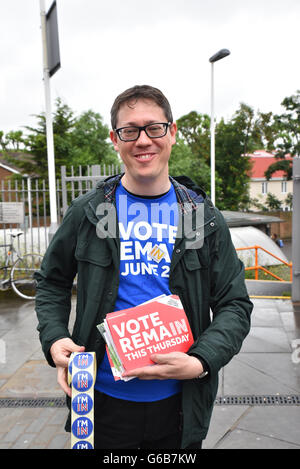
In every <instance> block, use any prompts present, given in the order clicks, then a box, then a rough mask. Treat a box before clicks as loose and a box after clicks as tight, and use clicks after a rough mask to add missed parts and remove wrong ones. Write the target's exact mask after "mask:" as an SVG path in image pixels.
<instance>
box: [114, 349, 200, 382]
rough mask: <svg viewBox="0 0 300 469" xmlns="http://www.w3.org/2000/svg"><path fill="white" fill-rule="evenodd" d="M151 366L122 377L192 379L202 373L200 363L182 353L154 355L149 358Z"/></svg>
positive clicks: (124, 374)
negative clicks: (152, 363) (151, 362)
mask: <svg viewBox="0 0 300 469" xmlns="http://www.w3.org/2000/svg"><path fill="white" fill-rule="evenodd" d="M151 360H152V361H153V362H154V363H155V365H153V366H144V367H142V368H137V369H135V370H132V371H128V372H127V373H123V376H137V377H138V378H140V379H146V380H147V379H192V378H196V377H197V376H199V375H200V374H201V373H202V372H203V367H202V365H201V362H200V361H199V360H198V358H196V357H192V356H190V355H187V354H186V353H182V352H172V353H166V354H161V353H156V354H154V355H152V356H151Z"/></svg>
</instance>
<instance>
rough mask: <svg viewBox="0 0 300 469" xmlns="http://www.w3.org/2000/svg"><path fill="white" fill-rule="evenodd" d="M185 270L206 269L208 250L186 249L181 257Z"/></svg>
mask: <svg viewBox="0 0 300 469" xmlns="http://www.w3.org/2000/svg"><path fill="white" fill-rule="evenodd" d="M183 259H184V263H185V266H186V268H187V270H189V271H193V270H198V269H207V268H208V265H209V255H208V250H207V248H206V247H205V246H203V247H202V248H201V249H187V250H186V251H185V253H184V256H183Z"/></svg>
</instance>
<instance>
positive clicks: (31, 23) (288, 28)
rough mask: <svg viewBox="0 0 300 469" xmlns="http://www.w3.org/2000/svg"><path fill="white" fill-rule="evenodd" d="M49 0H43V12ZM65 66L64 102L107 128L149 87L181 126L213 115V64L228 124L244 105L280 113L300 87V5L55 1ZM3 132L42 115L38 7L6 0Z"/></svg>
mask: <svg viewBox="0 0 300 469" xmlns="http://www.w3.org/2000/svg"><path fill="white" fill-rule="evenodd" d="M51 4H52V0H49V1H47V0H46V10H48V9H49V7H50V6H51ZM57 11H58V27H59V40H60V56H61V68H60V69H59V70H58V72H56V74H55V75H54V76H53V77H52V78H51V97H52V110H53V109H54V105H53V103H54V101H55V99H56V98H57V97H60V98H62V99H63V101H64V102H66V103H67V104H68V105H69V106H70V107H71V108H72V109H73V110H74V112H75V114H76V115H79V114H80V113H81V112H83V111H87V110H88V109H92V110H93V111H95V112H99V113H100V114H101V115H102V116H103V120H104V123H106V124H107V125H110V108H111V104H112V102H113V100H114V98H115V97H116V95H117V94H119V93H120V92H122V91H123V90H125V89H126V88H128V87H130V86H132V85H135V84H150V85H153V86H156V87H158V88H160V89H161V90H162V91H163V92H164V93H165V94H166V96H167V97H168V99H169V101H170V103H171V106H172V108H173V114H174V118H175V119H177V118H179V117H181V116H182V115H184V114H187V113H188V112H190V111H192V110H196V111H197V112H200V113H208V114H210V78H211V66H210V63H209V61H208V59H209V57H210V56H212V55H213V54H214V53H215V52H217V51H218V50H219V49H222V48H227V49H229V50H230V51H231V55H230V56H229V57H226V58H225V59H223V60H221V61H220V62H217V63H216V64H215V114H216V118H217V120H218V119H219V118H220V117H224V118H226V119H227V118H230V117H231V116H232V115H233V113H234V112H235V111H236V110H237V109H238V107H239V103H241V102H245V103H247V104H248V105H250V106H252V107H253V108H254V109H255V110H260V111H263V112H268V111H273V112H280V111H282V108H281V106H280V103H281V102H282V100H283V99H284V98H285V97H286V96H290V95H292V94H293V93H295V92H296V91H297V90H298V89H300V60H299V22H300V1H299V0H284V1H283V0H209V1H208V0H151V1H147V2H146V1H143V0H112V1H105V0H57ZM0 67H1V73H0V130H3V131H4V132H8V131H9V130H22V126H25V125H32V124H35V123H36V120H35V119H34V118H33V117H32V115H33V114H38V113H40V112H42V111H44V110H45V99H44V87H43V81H42V77H43V71H42V43H41V29H40V2H39V0H9V1H5V0H2V1H1V13H0Z"/></svg>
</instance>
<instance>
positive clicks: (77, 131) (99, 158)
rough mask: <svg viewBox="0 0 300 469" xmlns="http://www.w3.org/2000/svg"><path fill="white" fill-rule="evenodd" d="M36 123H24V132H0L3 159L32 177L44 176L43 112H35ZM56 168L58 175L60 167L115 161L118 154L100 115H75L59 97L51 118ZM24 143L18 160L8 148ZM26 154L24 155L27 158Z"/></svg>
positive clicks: (16, 147) (45, 154) (46, 160)
mask: <svg viewBox="0 0 300 469" xmlns="http://www.w3.org/2000/svg"><path fill="white" fill-rule="evenodd" d="M35 117H36V119H37V125H36V126H34V127H33V126H31V127H30V126H25V129H26V131H27V132H26V134H23V133H22V132H9V133H7V134H6V136H4V134H3V132H1V133H0V145H1V147H2V149H3V150H4V151H5V153H6V158H7V159H8V160H9V161H10V162H11V163H12V164H14V165H15V166H16V167H19V168H20V169H21V170H23V172H24V173H27V174H29V175H32V176H39V177H42V178H45V179H46V178H47V176H48V158H47V138H46V118H45V114H44V113H41V114H38V115H35ZM52 124H53V139H54V154H55V171H56V175H57V176H59V175H60V167H61V166H62V165H65V166H67V167H68V166H71V165H74V166H78V165H83V166H84V165H91V164H112V163H114V164H117V163H118V157H117V155H116V153H115V151H114V150H113V147H112V145H111V143H110V142H109V141H108V140H109V139H108V137H109V130H108V127H107V126H106V125H104V124H103V122H102V117H101V116H100V114H98V113H95V112H93V111H91V110H89V111H87V112H84V113H82V114H81V115H80V116H79V117H75V116H74V112H73V111H72V109H71V108H70V107H69V106H68V105H67V104H65V103H63V101H62V100H61V99H60V98H58V99H57V100H56V108H55V111H54V113H53V118H52ZM21 144H22V146H23V149H22V151H23V153H24V157H23V158H22V159H17V158H16V157H15V154H14V153H13V152H12V151H10V150H12V149H19V148H20V145H21ZM26 156H27V157H26Z"/></svg>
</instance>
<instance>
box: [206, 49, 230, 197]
mask: <svg viewBox="0 0 300 469" xmlns="http://www.w3.org/2000/svg"><path fill="white" fill-rule="evenodd" d="M229 54H230V51H229V50H228V49H221V50H219V51H218V52H217V53H216V54H214V55H213V56H211V57H210V59H209V61H210V63H211V118H210V194H211V200H212V202H213V204H215V202H216V187H215V116H214V104H215V103H214V63H215V62H217V61H218V60H221V59H223V58H224V57H227V55H229Z"/></svg>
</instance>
